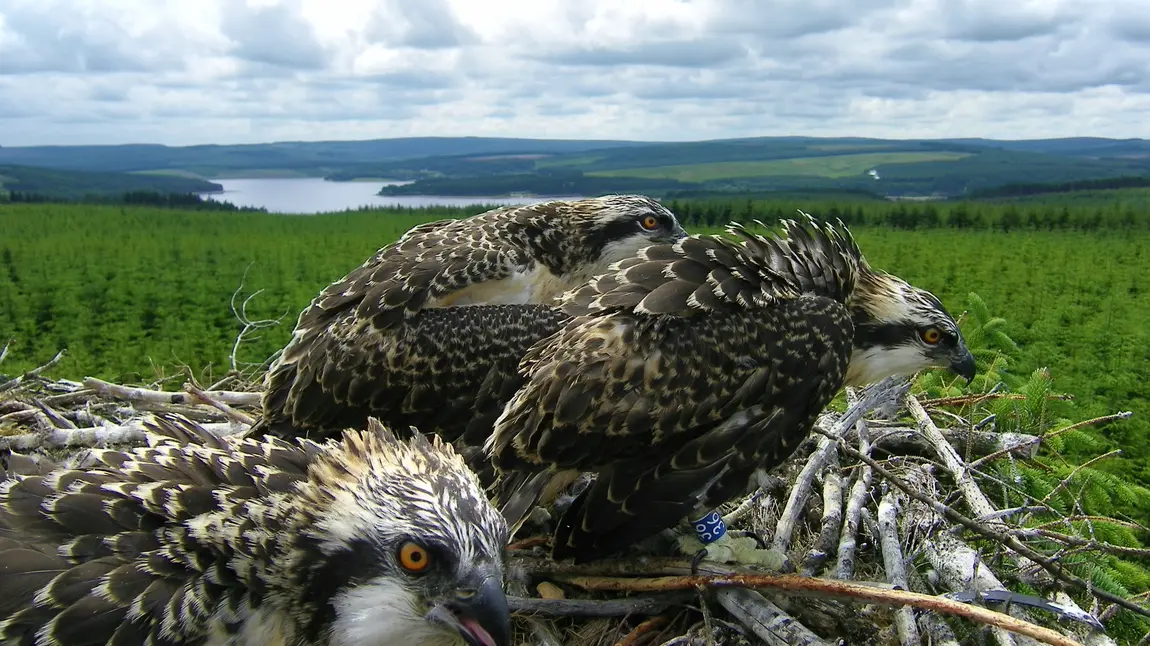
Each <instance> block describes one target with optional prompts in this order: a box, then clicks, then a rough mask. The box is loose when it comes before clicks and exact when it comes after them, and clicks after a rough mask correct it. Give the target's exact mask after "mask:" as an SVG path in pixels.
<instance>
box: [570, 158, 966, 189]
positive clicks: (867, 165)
mask: <svg viewBox="0 0 1150 646" xmlns="http://www.w3.org/2000/svg"><path fill="white" fill-rule="evenodd" d="M969 156H970V154H969V153H952V152H922V153H916V152H905V153H862V154H858V155H834V156H827V157H794V158H791V159H779V160H772V161H745V162H716V163H711V164H690V165H677V166H653V167H649V168H623V169H620V170H609V171H597V172H592V173H588V175H596V176H600V177H646V178H657V179H677V180H679V181H683V182H707V181H711V180H716V179H725V178H741V177H764V176H771V175H790V176H795V175H811V176H815V177H836V178H837V177H851V176H854V175H862V174H863V173H865V172H867V171H868V170H870V169H872V168H874V167H875V166H880V165H883V164H909V163H918V162H936V161H954V160H957V159H962V158H963V157H969Z"/></svg>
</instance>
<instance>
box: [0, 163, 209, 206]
mask: <svg viewBox="0 0 1150 646" xmlns="http://www.w3.org/2000/svg"><path fill="white" fill-rule="evenodd" d="M222 190H223V187H222V186H220V185H219V184H216V183H214V182H205V181H204V180H202V179H194V178H190V177H176V176H172V175H141V174H132V173H88V172H79V171H66V170H53V169H50V168H35V167H32V166H0V200H3V199H4V198H5V196H6V195H8V194H11V193H23V194H34V195H43V196H49V197H53V198H59V199H64V200H78V199H84V198H90V197H96V198H107V197H113V196H119V195H122V194H123V193H127V192H130V191H155V192H160V193H207V192H210V191H222Z"/></svg>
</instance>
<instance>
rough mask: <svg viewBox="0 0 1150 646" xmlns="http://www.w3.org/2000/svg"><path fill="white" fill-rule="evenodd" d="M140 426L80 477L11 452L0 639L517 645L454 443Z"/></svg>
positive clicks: (1, 530) (0, 529)
mask: <svg viewBox="0 0 1150 646" xmlns="http://www.w3.org/2000/svg"><path fill="white" fill-rule="evenodd" d="M147 426H148V427H149V434H148V439H149V445H150V446H147V447H139V448H135V449H132V450H128V451H115V450H98V451H95V452H94V459H95V462H96V466H94V467H90V468H75V469H66V468H60V467H58V466H56V465H53V464H50V463H47V462H46V461H43V462H40V463H39V464H37V463H35V462H33V461H32V460H31V459H30V458H27V457H23V456H17V455H13V456H12V457H13V462H12V469H11V470H12V474H11V475H10V476H9V478H8V479H7V480H6V481H4V482H3V483H2V484H0V643H4V644H24V645H28V646H68V645H69V644H109V645H113V644H115V645H124V646H129V645H139V644H173V645H176V644H186V645H192V644H197V645H199V644H203V645H207V646H225V645H227V646H241V645H242V646H280V645H287V644H290V645H294V646H312V645H317V646H318V645H330V646H353V645H354V646H389V645H399V646H421V645H425V646H450V645H454V644H458V645H460V646H463V644H467V645H469V646H509V645H510V640H511V634H510V632H511V629H510V614H509V612H508V607H507V600H506V598H505V597H504V594H503V589H502V578H503V561H502V553H503V547H504V545H505V543H506V541H507V526H506V524H505V523H504V521H503V519H502V517H500V516H499V514H498V512H496V511H495V509H494V508H493V507H492V506H491V505H490V503H489V502H488V501H487V499H486V498H485V497H484V495H483V493H482V492H481V491H480V488H479V486H478V484H477V483H476V480H475V477H474V476H473V475H472V474H471V472H470V471H468V470H467V468H466V467H465V466H464V464H463V462H462V460H461V459H460V458H459V456H458V455H456V454H455V453H454V451H453V450H452V449H451V447H450V446H445V445H443V443H442V442H440V441H439V440H438V439H435V440H433V441H429V440H428V439H426V438H424V437H423V436H421V435H419V434H415V437H413V438H412V439H410V440H409V441H406V442H401V441H399V440H397V439H396V437H395V436H394V435H393V434H392V433H391V432H390V431H389V430H387V429H385V428H383V427H382V426H381V425H380V424H379V423H378V422H377V421H375V420H370V422H369V424H368V429H367V431H366V432H360V431H354V430H349V431H348V432H347V433H346V434H345V435H344V437H343V438H342V441H341V442H335V441H332V442H329V443H326V444H317V443H315V442H311V441H307V440H301V441H298V442H295V443H290V444H289V443H287V442H284V441H282V440H277V439H275V438H268V439H266V440H263V441H257V440H255V439H250V438H248V439H244V440H242V441H237V442H229V441H226V440H223V439H220V438H217V437H215V436H213V435H211V433H209V432H207V431H205V430H203V429H202V428H200V427H198V426H196V425H195V424H193V423H192V422H189V421H187V420H184V419H182V418H178V417H174V416H172V417H158V418H153V419H152V420H150V421H149V422H147Z"/></svg>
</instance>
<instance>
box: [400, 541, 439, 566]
mask: <svg viewBox="0 0 1150 646" xmlns="http://www.w3.org/2000/svg"><path fill="white" fill-rule="evenodd" d="M399 565H400V566H401V567H403V569H405V570H407V571H408V572H412V573H419V572H423V571H424V570H426V569H427V566H429V565H431V555H430V554H428V553H427V548H425V547H423V546H422V545H420V544H418V543H413V542H411V541H408V542H406V543H404V544H403V545H401V546H400V548H399Z"/></svg>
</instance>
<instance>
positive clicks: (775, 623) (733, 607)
mask: <svg viewBox="0 0 1150 646" xmlns="http://www.w3.org/2000/svg"><path fill="white" fill-rule="evenodd" d="M717 596H718V599H719V603H720V604H722V606H723V607H724V608H726V609H727V611H728V612H730V613H731V614H732V615H734V616H735V617H736V618H737V619H738V620H739V621H740V622H741V623H742V624H743V625H744V626H747V627H748V628H750V629H751V632H753V633H755V635H756V636H757V637H759V639H762V640H763V641H765V642H766V643H768V644H770V645H771V646H833V644H832V643H831V642H828V641H826V640H824V639H821V638H820V637H819V636H818V635H816V634H814V633H813V632H811V631H810V629H809V628H807V627H806V626H804V625H802V624H801V623H799V622H798V621H796V620H795V619H794V618H793V617H791V616H790V615H788V614H787V613H785V612H783V611H782V609H780V608H779V607H778V606H776V605H775V604H773V603H771V602H770V601H767V600H766V599H765V598H764V597H763V595H761V594H759V593H758V592H755V591H754V590H745V589H740V588H732V589H727V590H720V591H719V592H718V595H717Z"/></svg>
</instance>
